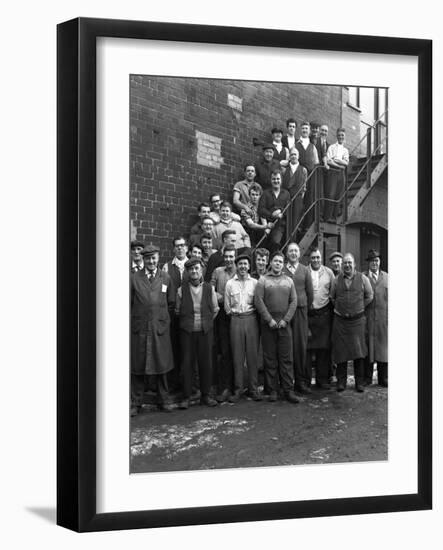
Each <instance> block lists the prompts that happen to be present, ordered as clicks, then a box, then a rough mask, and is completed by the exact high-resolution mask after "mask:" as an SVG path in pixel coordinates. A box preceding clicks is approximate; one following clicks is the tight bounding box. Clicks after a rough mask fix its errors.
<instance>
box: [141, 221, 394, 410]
mask: <svg viewBox="0 0 443 550" xmlns="http://www.w3.org/2000/svg"><path fill="white" fill-rule="evenodd" d="M220 238H221V243H222V245H221V248H220V250H218V251H216V252H213V253H212V254H210V255H209V258H208V261H207V262H205V260H204V258H203V257H199V256H198V255H197V256H196V255H191V256H190V257H188V255H187V249H188V245H187V242H186V240H185V239H184V238H183V237H177V238H175V239H174V242H173V245H174V257H173V258H172V259H171V260H170V261H168V262H166V263H165V264H164V265H163V267H162V268H160V265H159V261H160V251H159V249H158V248H157V247H155V246H152V245H148V246H143V243H140V242H137V241H135V242H133V243H132V244H131V251H132V266H131V271H132V273H131V292H132V315H131V415H136V414H137V413H138V412H139V411H140V409H141V405H142V400H143V392H144V388H145V383H146V376H147V375H148V376H149V378H150V381H151V387H153V388H154V389H155V391H156V392H157V402H158V406H159V408H160V409H162V410H165V411H170V410H171V409H172V406H171V398H170V392H169V387H168V385H169V384H170V383H171V381H172V383H174V381H175V383H176V384H178V387H179V389H180V393H181V397H180V401H179V407H180V408H182V409H186V408H188V407H189V405H190V402H191V395H192V394H193V392H194V389H195V388H194V387H193V386H194V385H195V384H196V380H198V386H199V387H198V388H197V389H198V392H199V394H200V401H201V403H202V404H203V405H206V406H216V405H217V404H218V403H222V402H225V401H229V402H231V403H236V402H238V400H239V399H241V398H242V396H243V395H244V393H246V392H247V395H248V396H249V397H250V398H251V399H253V400H255V401H260V400H261V399H262V398H263V394H264V395H266V396H267V399H268V400H269V401H271V402H274V401H276V400H277V399H278V398H279V395H281V396H282V397H283V398H284V399H286V400H288V401H289V402H291V403H297V402H298V401H299V397H298V395H299V394H306V395H308V394H310V393H312V389H311V377H312V370H313V365H315V385H316V386H317V387H318V388H320V389H325V390H327V389H330V388H331V380H332V373H333V366H334V367H335V368H336V378H337V385H336V389H337V391H339V392H341V391H343V390H345V388H346V385H347V367H348V361H351V360H352V361H353V362H354V375H355V389H356V390H357V391H358V392H362V391H364V386H365V385H368V384H371V383H372V378H373V368H374V363H377V373H378V383H379V384H381V385H383V386H386V385H387V365H388V359H387V297H388V292H387V289H388V279H387V274H386V273H385V272H384V271H381V270H380V254H379V253H378V252H377V251H376V250H371V251H370V252H369V254H368V258H367V261H368V271H367V272H366V273H360V272H358V271H357V270H356V268H355V260H354V257H353V256H352V254H350V253H346V254H344V256H342V254H341V253H340V252H335V253H334V254H333V255H332V256H331V257H330V261H331V265H332V267H333V269H334V271H333V270H332V269H330V268H329V267H326V266H324V265H323V264H322V256H321V252H320V251H319V250H318V249H314V250H312V251H311V254H310V257H309V265H308V266H304V265H302V264H301V263H300V249H299V246H298V245H297V243H295V242H290V243H289V245H288V246H287V249H286V253H285V254H284V253H283V252H281V251H280V250H275V251H273V252H271V253H270V252H269V250H267V249H265V248H261V247H260V248H256V249H254V250H253V254H251V249H248V247H243V246H240V247H239V246H237V234H236V232H235V230H234V229H232V228H231V229H225V230H224V231H223V233H222V234H221V236H220ZM241 244H242V245H243V244H245V243H244V242H242V243H241ZM261 365H262V368H263V387H264V392H263V393H262V392H261V391H260V387H261V384H259V374H260V366H261ZM196 370H197V371H198V377H196V375H195V371H196ZM214 388H215V390H214Z"/></svg>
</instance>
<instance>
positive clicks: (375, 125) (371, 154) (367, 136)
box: [252, 110, 388, 252]
mask: <svg viewBox="0 0 443 550" xmlns="http://www.w3.org/2000/svg"><path fill="white" fill-rule="evenodd" d="M387 113H388V110H386V111H385V112H384V113H383V114H381V115H380V116H379V118H378V119H377V120H376V121H375V122H374V123H373V124H372V125H370V126H369V127H368V129H367V131H366V134H365V135H363V136H362V138H361V139H360V141H359V142H358V143H357V145H355V146H354V147H353V149H352V150H351V151H350V153H349V156H350V157H351V156H353V154H354V153H355V151H356V150H357V148H358V147H360V145H361V144H362V142H363V141H364V140H365V139H366V140H367V142H366V152H367V154H366V157H367V158H366V161H365V162H364V163H363V165H362V166H361V168H360V170H359V171H358V172H357V175H356V176H354V178H353V179H352V182H351V183H350V184H349V185H348V182H347V169H346V170H345V174H344V175H345V186H344V187H345V188H344V191H343V193H342V194H341V196H340V197H339V198H338V199H328V198H326V197H319V196H318V185H317V181H318V179H317V172H318V170H324V167H323V165H321V164H318V165H317V166H316V167H315V168H314V169H313V170H312V172H311V173H310V174H309V175H308V177H307V179H306V182H305V185H306V184H307V183H308V182H309V181H310V180H311V178H313V177H315V178H316V180H315V184H316V185H315V199H314V201H313V202H312V203H311V205H310V206H309V207H308V208H307V209H306V211H305V212H304V213H303V215H302V216H301V218H300V220H299V221H298V223H297V224H296V225H295V227H294V228H293V229H292V231H291V233H290V235H289V237H287V239H286V241H285V243H284V244H283V246H281V247H280V250H284V249H285V248H286V247H287V245H288V243H289V242H291V241H292V239H293V238H294V235H295V234H296V232H297V230H298V229H299V228H300V227H301V225H302V223H303V221H304V220H305V218H306V216H307V215H308V214H309V213H310V212H311V210H312V209H314V213H315V216H314V223H315V224H316V225H317V229H318V228H319V223H320V220H319V205H320V203H322V204H323V203H325V202H330V203H333V204H340V203H341V202H342V201H343V200H344V201H345V208H344V210H343V212H344V221H346V219H347V202H348V201H347V195H348V191H349V190H350V189H351V188H352V186H353V185H354V184H355V182H356V181H357V180H358V178H359V177H360V174H361V173H362V172H363V170H365V168H366V170H367V172H366V174H367V175H366V186H367V187H368V188H369V187H370V182H371V161H372V159H373V157H374V156H375V155H376V154H377V152H378V151H379V150H380V149H381V147H382V146H383V145H386V155H387V152H388V147H387V145H388V136H386V137H385V138H383V139H382V140H381V141H380V142H379V144H378V145H377V146H376V148H375V149H374V150H372V132H378V128H379V126H380V125H381V124H382V119H383V118H385V117H386V115H387ZM302 192H303V187H301V188H300V189H299V190H298V191H297V192H296V193H295V195H294V196H293V197H291V200H290V201H289V203H288V204H287V205H286V206H285V207H284V208H283V210H282V214H283V215H284V214H285V213H286V212H287V210H289V208H291V207H292V205H293V203H294V201H295V199H296V198H297V197H298V196H300V194H301V193H302ZM277 221H278V220H277ZM277 221H275V222H274V223H273V224H272V226H274V225H275V224H276V223H277ZM267 236H268V234H266V233H265V234H264V235H263V236H262V237H261V238H260V240H259V241H258V243H257V244H256V245H255V246H254V248H253V249H252V252H254V251H255V250H256V249H257V248H259V247H260V245H261V243H262V242H263V241H264V240H265V239H266V238H267Z"/></svg>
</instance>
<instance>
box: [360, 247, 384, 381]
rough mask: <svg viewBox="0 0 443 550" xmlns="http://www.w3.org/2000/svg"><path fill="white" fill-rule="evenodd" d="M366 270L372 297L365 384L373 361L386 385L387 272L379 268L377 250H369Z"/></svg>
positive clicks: (372, 366) (367, 315)
mask: <svg viewBox="0 0 443 550" xmlns="http://www.w3.org/2000/svg"><path fill="white" fill-rule="evenodd" d="M366 261H367V262H368V271H365V275H366V276H367V277H368V279H369V282H370V283H371V287H372V290H373V292H374V299H373V300H372V302H371V303H370V304H369V305H368V307H367V308H366V319H367V323H368V356H367V357H366V359H365V384H367V385H370V384H372V376H373V369H374V363H377V378H378V383H379V385H380V386H384V387H386V386H387V385H388V274H387V273H386V272H385V271H382V270H381V269H380V263H381V257H380V253H379V252H378V251H377V250H374V249H372V250H370V251H369V253H368V257H367V258H366Z"/></svg>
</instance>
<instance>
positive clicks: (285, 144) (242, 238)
mask: <svg viewBox="0 0 443 550" xmlns="http://www.w3.org/2000/svg"><path fill="white" fill-rule="evenodd" d="M286 126H287V134H286V135H285V136H283V131H282V130H281V129H279V128H273V129H272V132H271V133H272V139H273V141H272V143H271V142H270V143H263V144H261V143H260V145H261V146H262V155H261V157H260V158H259V159H258V160H257V161H255V162H249V163H246V164H245V166H244V179H242V180H240V181H238V182H236V183H235V184H234V186H233V190H232V199H231V202H229V201H227V200H223V199H222V197H221V195H220V194H219V193H214V194H212V195H211V196H210V197H209V202H202V203H200V204H199V206H198V207H197V213H198V218H199V219H198V221H197V223H195V224H194V225H193V226H192V228H191V234H190V238H189V244H190V246H191V247H192V249H193V250H191V254H192V253H194V254H195V255H198V256H202V257H203V259H205V257H207V256H208V255H209V253H210V251H211V250H213V249H216V250H218V249H219V248H220V246H221V244H222V243H221V235H222V233H223V232H224V231H225V230H227V229H233V230H235V232H236V235H237V238H236V243H235V244H236V248H249V247H255V246H257V244H260V245H261V246H263V247H264V248H267V249H268V250H269V251H270V252H271V253H272V252H274V251H276V250H279V249H280V247H281V246H282V244H283V243H282V241H283V239H287V240H288V241H290V240H296V239H297V237H300V235H301V232H302V231H303V230H306V229H307V228H308V227H309V226H310V225H311V224H312V222H313V220H314V207H315V205H316V204H317V208H318V209H319V215H320V219H322V220H324V221H329V222H335V221H336V220H337V218H338V217H339V216H340V214H341V201H340V199H341V198H342V197H343V192H344V183H345V180H344V173H345V169H346V167H347V166H348V164H349V151H348V149H347V148H346V147H345V146H344V142H345V130H344V128H339V129H338V130H337V141H336V143H333V144H330V143H329V142H328V132H329V130H328V126H327V125H326V124H318V123H315V122H311V123H309V122H302V123H301V125H300V137H299V138H296V137H295V132H296V128H297V123H296V121H295V120H294V119H292V118H290V119H288V120H287V122H286ZM255 143H256V144H259V142H257V141H256V142H255ZM316 198H317V199H319V200H317V202H316ZM199 250H200V252H199Z"/></svg>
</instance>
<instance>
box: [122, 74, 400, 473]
mask: <svg viewBox="0 0 443 550" xmlns="http://www.w3.org/2000/svg"><path fill="white" fill-rule="evenodd" d="M128 85H129V98H130V101H129V122H130V128H129V129H128V131H129V134H130V159H129V180H130V190H129V197H130V205H129V208H130V227H129V228H128V247H129V251H128V253H129V258H130V259H129V274H128V278H129V284H130V300H131V306H130V330H131V335H130V350H128V352H129V354H130V373H128V375H129V376H130V406H129V410H128V413H129V414H128V416H129V417H130V449H129V452H130V472H131V473H132V474H137V473H142V472H167V471H169V472H172V471H187V470H213V469H231V468H257V467H265V466H299V465H317V466H318V467H321V465H322V464H326V463H328V464H337V463H350V462H353V463H360V462H369V461H373V462H380V461H386V460H388V458H389V448H388V430H389V424H388V272H389V251H388V171H389V162H388V135H389V126H388V121H389V103H388V98H389V89H388V88H382V87H376V86H374V87H368V86H359V85H358V83H355V82H350V83H344V84H343V85H322V84H310V83H300V82H289V81H288V82H276V81H250V80H225V79H210V78H187V77H168V76H156V75H147V74H131V75H130V77H129V83H128Z"/></svg>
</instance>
